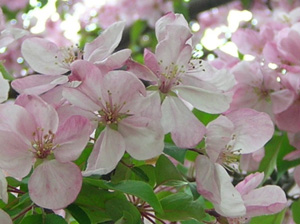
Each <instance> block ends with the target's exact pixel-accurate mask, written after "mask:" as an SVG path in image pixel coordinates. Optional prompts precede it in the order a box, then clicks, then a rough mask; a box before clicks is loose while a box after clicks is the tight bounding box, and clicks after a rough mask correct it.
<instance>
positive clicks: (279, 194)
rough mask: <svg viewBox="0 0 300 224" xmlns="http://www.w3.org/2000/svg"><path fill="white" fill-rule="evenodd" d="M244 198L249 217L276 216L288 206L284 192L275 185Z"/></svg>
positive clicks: (260, 189)
mask: <svg viewBox="0 0 300 224" xmlns="http://www.w3.org/2000/svg"><path fill="white" fill-rule="evenodd" d="M242 198H243V200H244V202H245V206H246V209H247V213H246V216H249V217H253V216H260V215H269V214H275V213H278V212H280V211H281V210H282V209H284V208H285V207H286V206H287V199H286V196H285V193H284V191H283V190H282V189H281V188H280V187H278V186H274V185H272V186H264V187H261V188H258V189H255V190H252V191H250V192H249V193H248V194H246V195H243V196H242Z"/></svg>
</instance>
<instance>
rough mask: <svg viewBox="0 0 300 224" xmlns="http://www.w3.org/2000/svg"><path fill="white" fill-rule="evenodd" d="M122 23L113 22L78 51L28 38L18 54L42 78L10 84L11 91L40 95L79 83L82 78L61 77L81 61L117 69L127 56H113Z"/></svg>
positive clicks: (105, 69) (126, 54)
mask: <svg viewBox="0 0 300 224" xmlns="http://www.w3.org/2000/svg"><path fill="white" fill-rule="evenodd" d="M124 26H125V23H124V22H117V23H115V24H113V25H112V26H110V27H109V28H107V29H106V30H105V31H104V32H103V33H102V34H101V35H99V36H98V37H97V38H96V39H95V40H94V41H92V42H91V43H87V44H86V45H85V47H84V49H83V51H80V50H78V49H74V47H73V46H71V47H68V48H59V47H58V46H57V45H56V44H54V43H53V42H50V41H48V40H46V39H42V38H38V37H32V38H28V39H26V40H25V41H24V42H23V44H22V49H21V50H22V54H23V57H24V59H25V60H26V62H27V63H28V64H29V65H30V66H31V67H32V69H33V70H35V71H36V72H39V73H42V74H45V75H32V76H28V77H25V78H22V79H18V80H15V81H13V82H12V87H13V88H14V89H15V90H16V91H18V92H19V93H26V94H38V95H39V94H42V93H44V92H47V91H49V90H51V89H52V88H54V87H56V86H57V85H62V84H66V83H68V82H69V83H68V84H69V85H72V83H73V81H76V80H78V81H81V80H82V79H83V78H84V77H85V75H83V76H82V77H78V76H76V75H73V74H71V75H70V76H65V75H63V74H65V73H67V72H69V71H70V70H71V65H72V63H73V62H74V61H77V60H85V61H89V62H92V63H94V64H96V65H97V66H98V67H99V68H101V69H102V70H104V71H110V70H112V69H116V68H120V67H122V66H123V63H124V62H125V61H126V60H127V59H128V57H129V56H130V54H131V51H130V50H129V49H124V50H121V51H118V52H115V53H113V51H114V50H115V48H116V47H117V46H118V44H119V42H120V40H121V37H122V32H123V29H124Z"/></svg>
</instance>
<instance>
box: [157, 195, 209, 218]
mask: <svg viewBox="0 0 300 224" xmlns="http://www.w3.org/2000/svg"><path fill="white" fill-rule="evenodd" d="M160 202H161V205H162V208H163V210H164V213H163V214H159V215H158V216H159V217H160V218H162V219H167V220H170V221H179V220H187V219H196V220H198V221H201V220H202V219H203V218H204V217H205V213H204V209H203V207H202V205H201V203H200V202H198V201H194V200H193V197H192V196H190V195H188V194H185V193H181V192H179V193H176V194H171V195H169V196H167V197H164V198H163V199H162V200H161V201H160Z"/></svg>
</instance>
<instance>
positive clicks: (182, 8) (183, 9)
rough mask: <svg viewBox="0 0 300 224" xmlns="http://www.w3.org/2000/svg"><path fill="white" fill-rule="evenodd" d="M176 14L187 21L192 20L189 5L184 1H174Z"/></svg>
mask: <svg viewBox="0 0 300 224" xmlns="http://www.w3.org/2000/svg"><path fill="white" fill-rule="evenodd" d="M173 8H174V12H176V13H181V14H183V15H184V17H185V19H186V20H188V21H189V20H190V15H189V11H188V7H187V3H186V2H184V1H183V0H173Z"/></svg>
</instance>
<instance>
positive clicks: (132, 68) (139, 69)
mask: <svg viewBox="0 0 300 224" xmlns="http://www.w3.org/2000/svg"><path fill="white" fill-rule="evenodd" d="M145 51H146V50H145ZM145 60H146V59H145ZM126 66H127V71H129V72H132V73H133V74H134V75H136V76H137V77H138V78H139V79H143V80H147V81H157V77H156V76H155V75H154V73H153V72H152V71H151V70H150V69H149V68H148V67H146V66H145V65H142V64H140V63H138V62H135V61H132V60H128V61H126Z"/></svg>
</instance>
